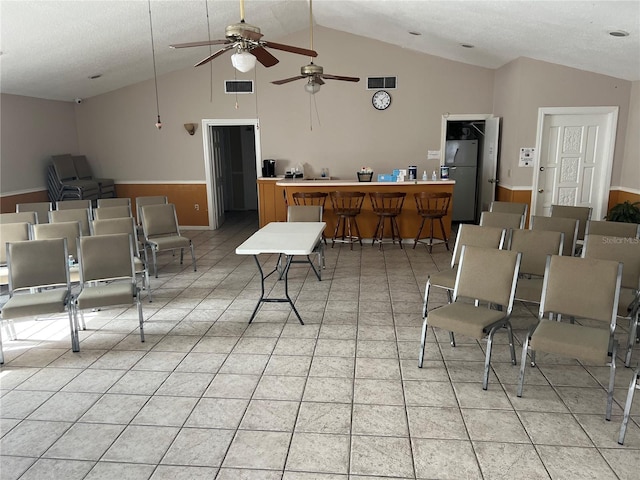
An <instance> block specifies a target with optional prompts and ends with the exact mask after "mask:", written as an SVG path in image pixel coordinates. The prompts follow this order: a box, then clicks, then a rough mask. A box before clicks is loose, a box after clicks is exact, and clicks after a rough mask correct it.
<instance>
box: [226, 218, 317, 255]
mask: <svg viewBox="0 0 640 480" xmlns="http://www.w3.org/2000/svg"><path fill="white" fill-rule="evenodd" d="M325 226H326V224H325V223H324V222H271V223H268V224H267V225H265V226H264V227H262V228H261V229H260V230H258V231H257V232H256V233H254V234H253V235H251V236H250V237H249V238H248V239H247V240H245V241H244V242H243V243H242V245H240V246H239V247H238V248H236V254H238V255H259V254H261V253H283V254H285V255H310V254H311V253H313V249H314V247H315V246H316V244H317V243H318V241H319V240H320V238H321V236H322V232H323V231H324V227H325Z"/></svg>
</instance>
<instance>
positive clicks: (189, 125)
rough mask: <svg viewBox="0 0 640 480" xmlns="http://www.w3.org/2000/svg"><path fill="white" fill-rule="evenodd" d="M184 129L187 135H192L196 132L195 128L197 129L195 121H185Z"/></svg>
mask: <svg viewBox="0 0 640 480" xmlns="http://www.w3.org/2000/svg"><path fill="white" fill-rule="evenodd" d="M184 129H185V130H186V131H187V133H188V134H189V135H193V134H195V133H196V130H197V129H198V124H197V123H185V124H184Z"/></svg>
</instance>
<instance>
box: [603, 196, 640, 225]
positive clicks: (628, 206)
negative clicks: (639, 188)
mask: <svg viewBox="0 0 640 480" xmlns="http://www.w3.org/2000/svg"><path fill="white" fill-rule="evenodd" d="M605 219H606V220H608V221H610V222H624V223H640V202H634V203H631V202H629V201H628V200H627V201H625V202H624V203H618V204H616V205H614V206H613V207H611V209H610V210H609V213H608V214H607V216H606V217H605Z"/></svg>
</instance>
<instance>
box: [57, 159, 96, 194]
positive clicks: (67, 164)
mask: <svg viewBox="0 0 640 480" xmlns="http://www.w3.org/2000/svg"><path fill="white" fill-rule="evenodd" d="M51 162H52V165H51V167H50V169H49V175H48V179H47V183H48V187H49V198H50V199H52V200H53V199H55V200H64V199H65V198H75V199H80V200H82V199H90V200H95V199H98V198H100V185H98V182H95V181H93V180H80V179H79V178H78V173H77V172H76V167H75V165H74V163H73V157H72V156H71V155H69V154H68V153H67V154H64V155H54V156H52V157H51Z"/></svg>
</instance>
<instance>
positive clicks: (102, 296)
mask: <svg viewBox="0 0 640 480" xmlns="http://www.w3.org/2000/svg"><path fill="white" fill-rule="evenodd" d="M135 288H136V287H135V285H134V284H132V283H111V284H99V285H97V286H95V287H91V288H85V289H84V290H82V292H81V293H80V294H79V295H78V296H77V297H76V302H77V305H78V308H80V309H81V310H84V309H86V308H98V307H107V306H111V305H124V304H127V303H131V299H132V298H133V297H134V296H135V294H136V292H135Z"/></svg>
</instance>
